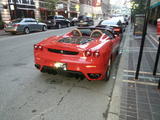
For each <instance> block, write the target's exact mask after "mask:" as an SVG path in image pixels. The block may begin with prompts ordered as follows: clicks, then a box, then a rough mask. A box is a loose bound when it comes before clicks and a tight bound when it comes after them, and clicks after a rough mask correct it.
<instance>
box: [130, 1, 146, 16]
mask: <svg viewBox="0 0 160 120" xmlns="http://www.w3.org/2000/svg"><path fill="white" fill-rule="evenodd" d="M146 4H147V0H131V16H132V19H133V18H134V16H135V15H136V14H144V13H145V10H146Z"/></svg>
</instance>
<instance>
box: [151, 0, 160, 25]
mask: <svg viewBox="0 0 160 120" xmlns="http://www.w3.org/2000/svg"><path fill="white" fill-rule="evenodd" d="M158 18H160V0H151V6H150V20H149V21H150V23H151V24H154V25H156V24H157V19H158Z"/></svg>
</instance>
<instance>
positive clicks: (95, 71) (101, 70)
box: [34, 27, 121, 80]
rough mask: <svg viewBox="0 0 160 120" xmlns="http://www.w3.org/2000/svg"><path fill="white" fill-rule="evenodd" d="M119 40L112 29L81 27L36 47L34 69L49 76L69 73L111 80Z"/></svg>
mask: <svg viewBox="0 0 160 120" xmlns="http://www.w3.org/2000/svg"><path fill="white" fill-rule="evenodd" d="M120 39H121V38H120V37H119V36H118V35H114V34H113V32H112V30H111V29H109V28H108V29H103V28H96V27H95V28H94V27H92V28H89V27H86V28H85V27H81V28H78V29H74V30H73V31H71V32H69V33H67V34H65V35H62V36H52V37H50V38H48V39H45V40H43V41H41V42H40V43H37V44H35V45H34V57H35V67H36V68H37V69H39V70H40V71H41V72H47V73H50V74H57V73H69V74H72V75H76V76H77V77H78V76H80V77H86V78H87V79H88V80H108V79H109V76H110V70H111V64H112V60H113V58H114V56H115V55H116V54H117V52H118V49H119V45H120Z"/></svg>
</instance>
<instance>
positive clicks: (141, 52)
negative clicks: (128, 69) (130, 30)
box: [135, 0, 151, 79]
mask: <svg viewBox="0 0 160 120" xmlns="http://www.w3.org/2000/svg"><path fill="white" fill-rule="evenodd" d="M150 2H151V0H148V2H147V7H146V12H145V20H144V25H143V34H142V39H141V46H140V52H139V57H138V64H137V70H136V75H135V79H138V76H139V71H140V66H141V60H142V55H143V48H144V41H145V37H146V33H147V24H148V19H149V13H150V10H149V9H150V8H149V7H150Z"/></svg>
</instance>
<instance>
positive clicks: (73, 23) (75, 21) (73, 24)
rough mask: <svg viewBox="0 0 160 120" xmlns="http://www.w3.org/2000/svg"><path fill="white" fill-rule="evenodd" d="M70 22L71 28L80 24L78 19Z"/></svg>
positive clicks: (72, 19)
mask: <svg viewBox="0 0 160 120" xmlns="http://www.w3.org/2000/svg"><path fill="white" fill-rule="evenodd" d="M70 21H71V26H76V25H77V23H78V18H76V17H74V18H71V19H70Z"/></svg>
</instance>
